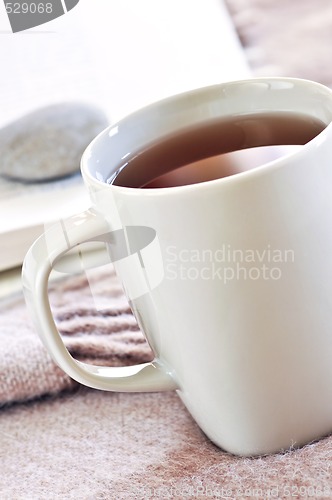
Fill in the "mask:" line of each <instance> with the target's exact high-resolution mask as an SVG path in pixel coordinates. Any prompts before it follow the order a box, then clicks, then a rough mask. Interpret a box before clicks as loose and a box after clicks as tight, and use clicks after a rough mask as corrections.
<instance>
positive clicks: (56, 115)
mask: <svg viewBox="0 0 332 500" xmlns="http://www.w3.org/2000/svg"><path fill="white" fill-rule="evenodd" d="M107 125H108V120H107V117H106V115H105V114H104V113H103V112H102V111H101V110H99V109H98V108H96V107H94V106H90V105H86V104H81V103H62V104H55V105H52V106H48V107H45V108H41V109H38V110H37V111H34V112H32V113H29V114H27V115H25V116H23V117H22V118H19V119H17V120H16V121H14V122H12V123H10V124H9V125H7V126H6V127H4V128H3V129H2V130H0V174H1V175H4V176H6V177H10V178H14V179H19V180H24V181H41V180H48V179H53V178H57V177H63V176H66V175H69V174H71V173H74V172H75V171H78V170H79V167H80V160H81V156H82V153H83V152H84V150H85V148H86V147H87V146H88V144H89V143H90V142H91V140H92V139H94V137H96V135H97V134H98V133H99V132H101V131H102V130H103V129H104V128H106V127H107Z"/></svg>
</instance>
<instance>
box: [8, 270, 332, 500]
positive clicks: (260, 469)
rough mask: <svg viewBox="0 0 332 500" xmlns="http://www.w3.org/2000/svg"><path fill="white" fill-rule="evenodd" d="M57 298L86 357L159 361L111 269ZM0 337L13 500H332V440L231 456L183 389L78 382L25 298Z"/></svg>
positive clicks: (67, 287) (78, 281) (12, 309)
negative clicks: (136, 390) (192, 411)
mask: <svg viewBox="0 0 332 500" xmlns="http://www.w3.org/2000/svg"><path fill="white" fill-rule="evenodd" d="M90 286H91V287H92V289H93V295H94V298H93V297H92V295H91V293H90ZM50 297H51V302H52V307H53V313H54V315H55V317H56V320H57V324H58V328H59V329H60V331H61V333H62V335H63V338H64V341H65V343H66V345H67V347H68V348H69V350H70V351H71V352H72V354H73V355H74V356H75V357H77V358H79V359H82V360H84V361H86V362H93V363H99V364H108V365H113V366H119V365H125V364H131V363H139V362H145V361H147V360H149V359H151V352H150V349H149V347H148V346H147V344H146V342H145V340H144V339H143V336H142V334H141V333H140V331H139V330H138V328H137V325H136V322H135V320H134V318H133V316H132V314H131V312H130V310H129V308H128V305H127V302H126V300H125V298H124V296H123V294H122V291H121V289H120V287H119V285H118V282H117V280H116V278H115V276H114V274H113V273H112V272H109V271H108V272H107V273H106V274H105V273H104V272H103V271H101V270H98V269H97V270H94V271H89V282H88V281H87V279H86V276H83V275H80V276H74V277H72V278H67V279H66V280H64V281H61V282H57V283H55V284H54V285H53V288H52V289H51V291H50ZM96 300H97V302H98V312H97V311H96V308H95V303H94V302H95V301H96ZM0 339H1V342H0V377H1V384H0V401H1V404H2V408H1V409H0V463H1V468H0V498H1V499H3V500H13V499H18V500H49V499H52V500H55V499H63V500H69V499H80V500H81V499H86V500H98V499H100V500H103V499H114V500H118V499H127V498H135V499H142V500H145V499H146V498H181V499H182V498H198V499H204V498H232V499H237V498H239V499H245V498H256V499H264V498H287V497H289V496H290V495H291V494H292V495H293V496H296V497H297V498H311V497H312V498H332V481H331V479H332V477H331V463H332V437H327V438H325V439H321V440H319V441H318V442H316V443H311V444H309V445H307V446H305V447H303V448H301V449H293V450H289V451H287V452H286V453H280V454H275V455H271V456H267V457H259V458H253V459H250V458H239V457H234V456H232V455H230V454H228V453H225V452H224V451H222V450H220V449H219V448H217V447H216V446H214V445H213V444H212V443H211V442H210V441H209V440H208V439H207V438H206V437H205V435H204V434H203V433H202V432H201V431H200V429H199V428H198V426H197V425H196V423H195V422H194V421H193V419H192V418H191V416H190V415H189V414H188V412H187V410H186V409H185V408H184V406H183V404H182V402H181V401H180V399H179V398H178V396H177V395H176V393H175V392H164V393H150V394H149V393H146V394H128V393H127V394H117V393H108V392H102V391H96V390H92V389H87V388H84V387H82V386H80V385H79V384H77V383H75V382H73V381H71V380H70V379H69V377H67V376H66V375H65V374H64V373H63V372H62V371H61V370H60V369H59V368H58V367H57V366H56V365H55V364H54V363H53V362H52V361H51V359H50V358H49V356H48V355H47V354H46V352H45V350H44V347H43V346H42V344H41V342H40V340H39V338H38V336H37V334H36V333H35V331H34V328H33V326H32V324H31V322H30V319H29V316H28V314H27V311H26V309H25V306H24V303H23V299H22V296H21V295H20V296H17V297H15V299H14V300H12V302H11V303H10V304H8V302H7V303H6V304H3V307H2V310H1V311H0ZM13 402H16V403H15V404H13ZM17 402H20V404H18V403H17ZM10 403H11V404H10Z"/></svg>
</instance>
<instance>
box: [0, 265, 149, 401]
mask: <svg viewBox="0 0 332 500" xmlns="http://www.w3.org/2000/svg"><path fill="white" fill-rule="evenodd" d="M91 290H93V293H91ZM49 296H50V303H51V307H52V311H53V314H54V317H55V320H56V323H57V326H58V329H59V331H60V333H61V334H62V336H63V339H64V342H65V344H66V346H67V348H68V350H69V351H70V353H71V354H72V355H73V356H74V357H75V358H77V359H79V360H81V361H84V362H86V363H93V364H97V365H108V366H122V365H130V364H135V363H143V362H146V361H149V360H150V359H151V356H152V354H151V351H150V348H149V346H148V344H147V343H146V341H145V339H144V337H143V335H142V333H141V332H140V331H139V328H138V326H137V323H136V321H135V319H134V317H133V315H132V313H131V310H130V307H129V305H128V302H127V301H126V299H125V297H124V295H123V292H122V288H121V286H120V284H119V282H118V280H117V277H116V275H115V273H114V270H113V269H110V267H108V268H107V272H105V271H101V270H98V269H96V270H93V271H89V273H88V279H87V275H86V274H82V275H78V276H73V277H71V278H67V279H65V280H63V281H58V282H56V284H54V285H53V286H52V287H50V292H49ZM96 302H97V303H98V310H96ZM0 338H1V343H0V380H1V384H0V405H4V404H6V403H10V402H14V401H15V402H17V401H27V400H30V399H34V398H36V397H40V396H44V395H46V394H48V395H49V394H56V393H58V392H61V391H64V390H67V389H73V388H74V387H75V385H76V384H75V382H74V381H73V380H72V379H70V377H68V376H67V375H66V374H64V373H63V372H62V370H61V369H60V368H58V366H57V365H56V364H55V363H54V362H53V361H52V360H51V358H50V356H49V355H48V353H47V352H46V350H45V349H44V347H43V345H42V343H41V341H40V339H39V337H38V336H37V334H36V332H35V330H34V327H33V325H32V322H31V318H30V316H29V314H28V311H27V309H26V307H25V303H24V301H23V297H22V295H19V296H17V297H15V298H14V299H13V300H12V301H11V302H9V303H8V301H6V302H5V303H3V304H2V306H1V303H0Z"/></svg>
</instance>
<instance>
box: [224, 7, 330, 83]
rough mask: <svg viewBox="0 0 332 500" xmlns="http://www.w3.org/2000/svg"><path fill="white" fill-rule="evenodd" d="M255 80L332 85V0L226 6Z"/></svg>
mask: <svg viewBox="0 0 332 500" xmlns="http://www.w3.org/2000/svg"><path fill="white" fill-rule="evenodd" d="M226 4H227V5H228V8H229V11H230V13H231V15H232V17H233V21H234V24H235V26H236V28H237V31H238V34H239V36H240V39H241V41H242V44H243V46H244V49H245V52H246V55H247V58H248V61H249V64H250V66H251V68H252V70H253V72H254V74H255V75H259V76H271V75H274V76H281V75H283V76H293V77H298V78H307V79H310V80H316V81H318V82H320V83H323V84H325V85H332V65H331V46H332V2H331V0H226Z"/></svg>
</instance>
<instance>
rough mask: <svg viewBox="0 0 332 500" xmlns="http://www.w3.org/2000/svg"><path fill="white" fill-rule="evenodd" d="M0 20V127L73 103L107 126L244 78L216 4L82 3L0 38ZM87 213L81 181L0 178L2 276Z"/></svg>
mask: <svg viewBox="0 0 332 500" xmlns="http://www.w3.org/2000/svg"><path fill="white" fill-rule="evenodd" d="M3 14H4V15H3V16H2V11H1V9H0V19H1V23H0V28H3V29H4V30H5V31H2V33H1V42H2V43H1V44H0V60H1V61H2V72H1V74H2V78H1V80H0V103H1V104H0V108H1V111H2V113H1V116H0V126H5V125H6V124H7V123H10V122H11V121H13V120H16V119H18V118H19V117H20V116H22V115H24V114H26V113H28V112H30V111H33V110H35V109H37V108H39V107H42V106H48V105H50V104H53V103H56V102H57V103H58V102H64V101H73V100H75V101H81V102H87V103H92V104H95V105H97V106H99V107H101V108H102V109H103V110H104V111H105V112H106V113H107V114H108V116H109V120H110V122H115V121H117V120H118V119H120V118H121V117H122V116H124V115H126V114H128V113H130V112H131V111H134V110H135V109H138V108H139V107H142V106H144V105H146V104H148V103H150V102H153V101H156V100H158V99H161V98H164V97H167V96H169V95H172V94H176V93H179V92H183V91H186V90H189V89H193V88H198V87H202V86H205V85H212V84H216V83H219V82H222V81H227V80H235V79H239V78H245V77H247V76H248V75H249V70H248V67H247V63H246V60H245V57H244V54H243V51H242V48H241V45H240V43H239V41H238V39H237V35H236V33H235V30H234V28H233V24H232V22H231V19H230V17H229V14H228V12H227V10H226V8H225V6H224V4H223V2H222V0H204V2H202V0H181V2H179V1H178V0H167V1H166V0H165V1H163V0H162V1H160V2H155V0H140V1H139V2H137V0H98V2H91V1H90V0H81V1H80V2H79V4H78V5H77V6H76V7H75V8H74V9H73V10H72V11H70V12H69V13H67V14H66V15H64V16H62V17H60V18H58V19H55V20H54V21H52V22H50V23H48V24H45V25H42V26H39V27H37V28H34V29H32V30H29V31H28V32H21V33H16V34H13V33H12V32H11V31H10V30H9V29H8V33H6V28H7V26H5V25H4V23H5V22H8V19H7V17H6V16H5V13H3ZM1 16H2V17H1ZM0 161H1V160H0ZM88 206H89V200H88V195H87V192H86V191H85V188H84V186H83V183H82V180H81V177H80V174H77V175H76V176H73V177H70V178H68V179H63V180H61V181H54V182H47V183H39V184H24V183H20V182H16V181H10V180H6V179H3V178H0V214H1V218H0V271H3V270H5V269H9V268H13V267H15V266H18V265H20V264H21V263H22V260H23V258H24V255H25V253H26V251H27V249H28V247H29V246H30V244H31V243H32V241H33V240H34V239H35V238H36V237H37V236H38V235H39V234H40V233H41V232H42V231H43V230H44V226H45V225H46V226H48V225H49V224H50V223H51V222H52V221H56V220H59V219H60V218H63V217H67V216H69V215H71V214H74V213H77V212H80V211H82V210H84V209H85V208H87V207H88Z"/></svg>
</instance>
